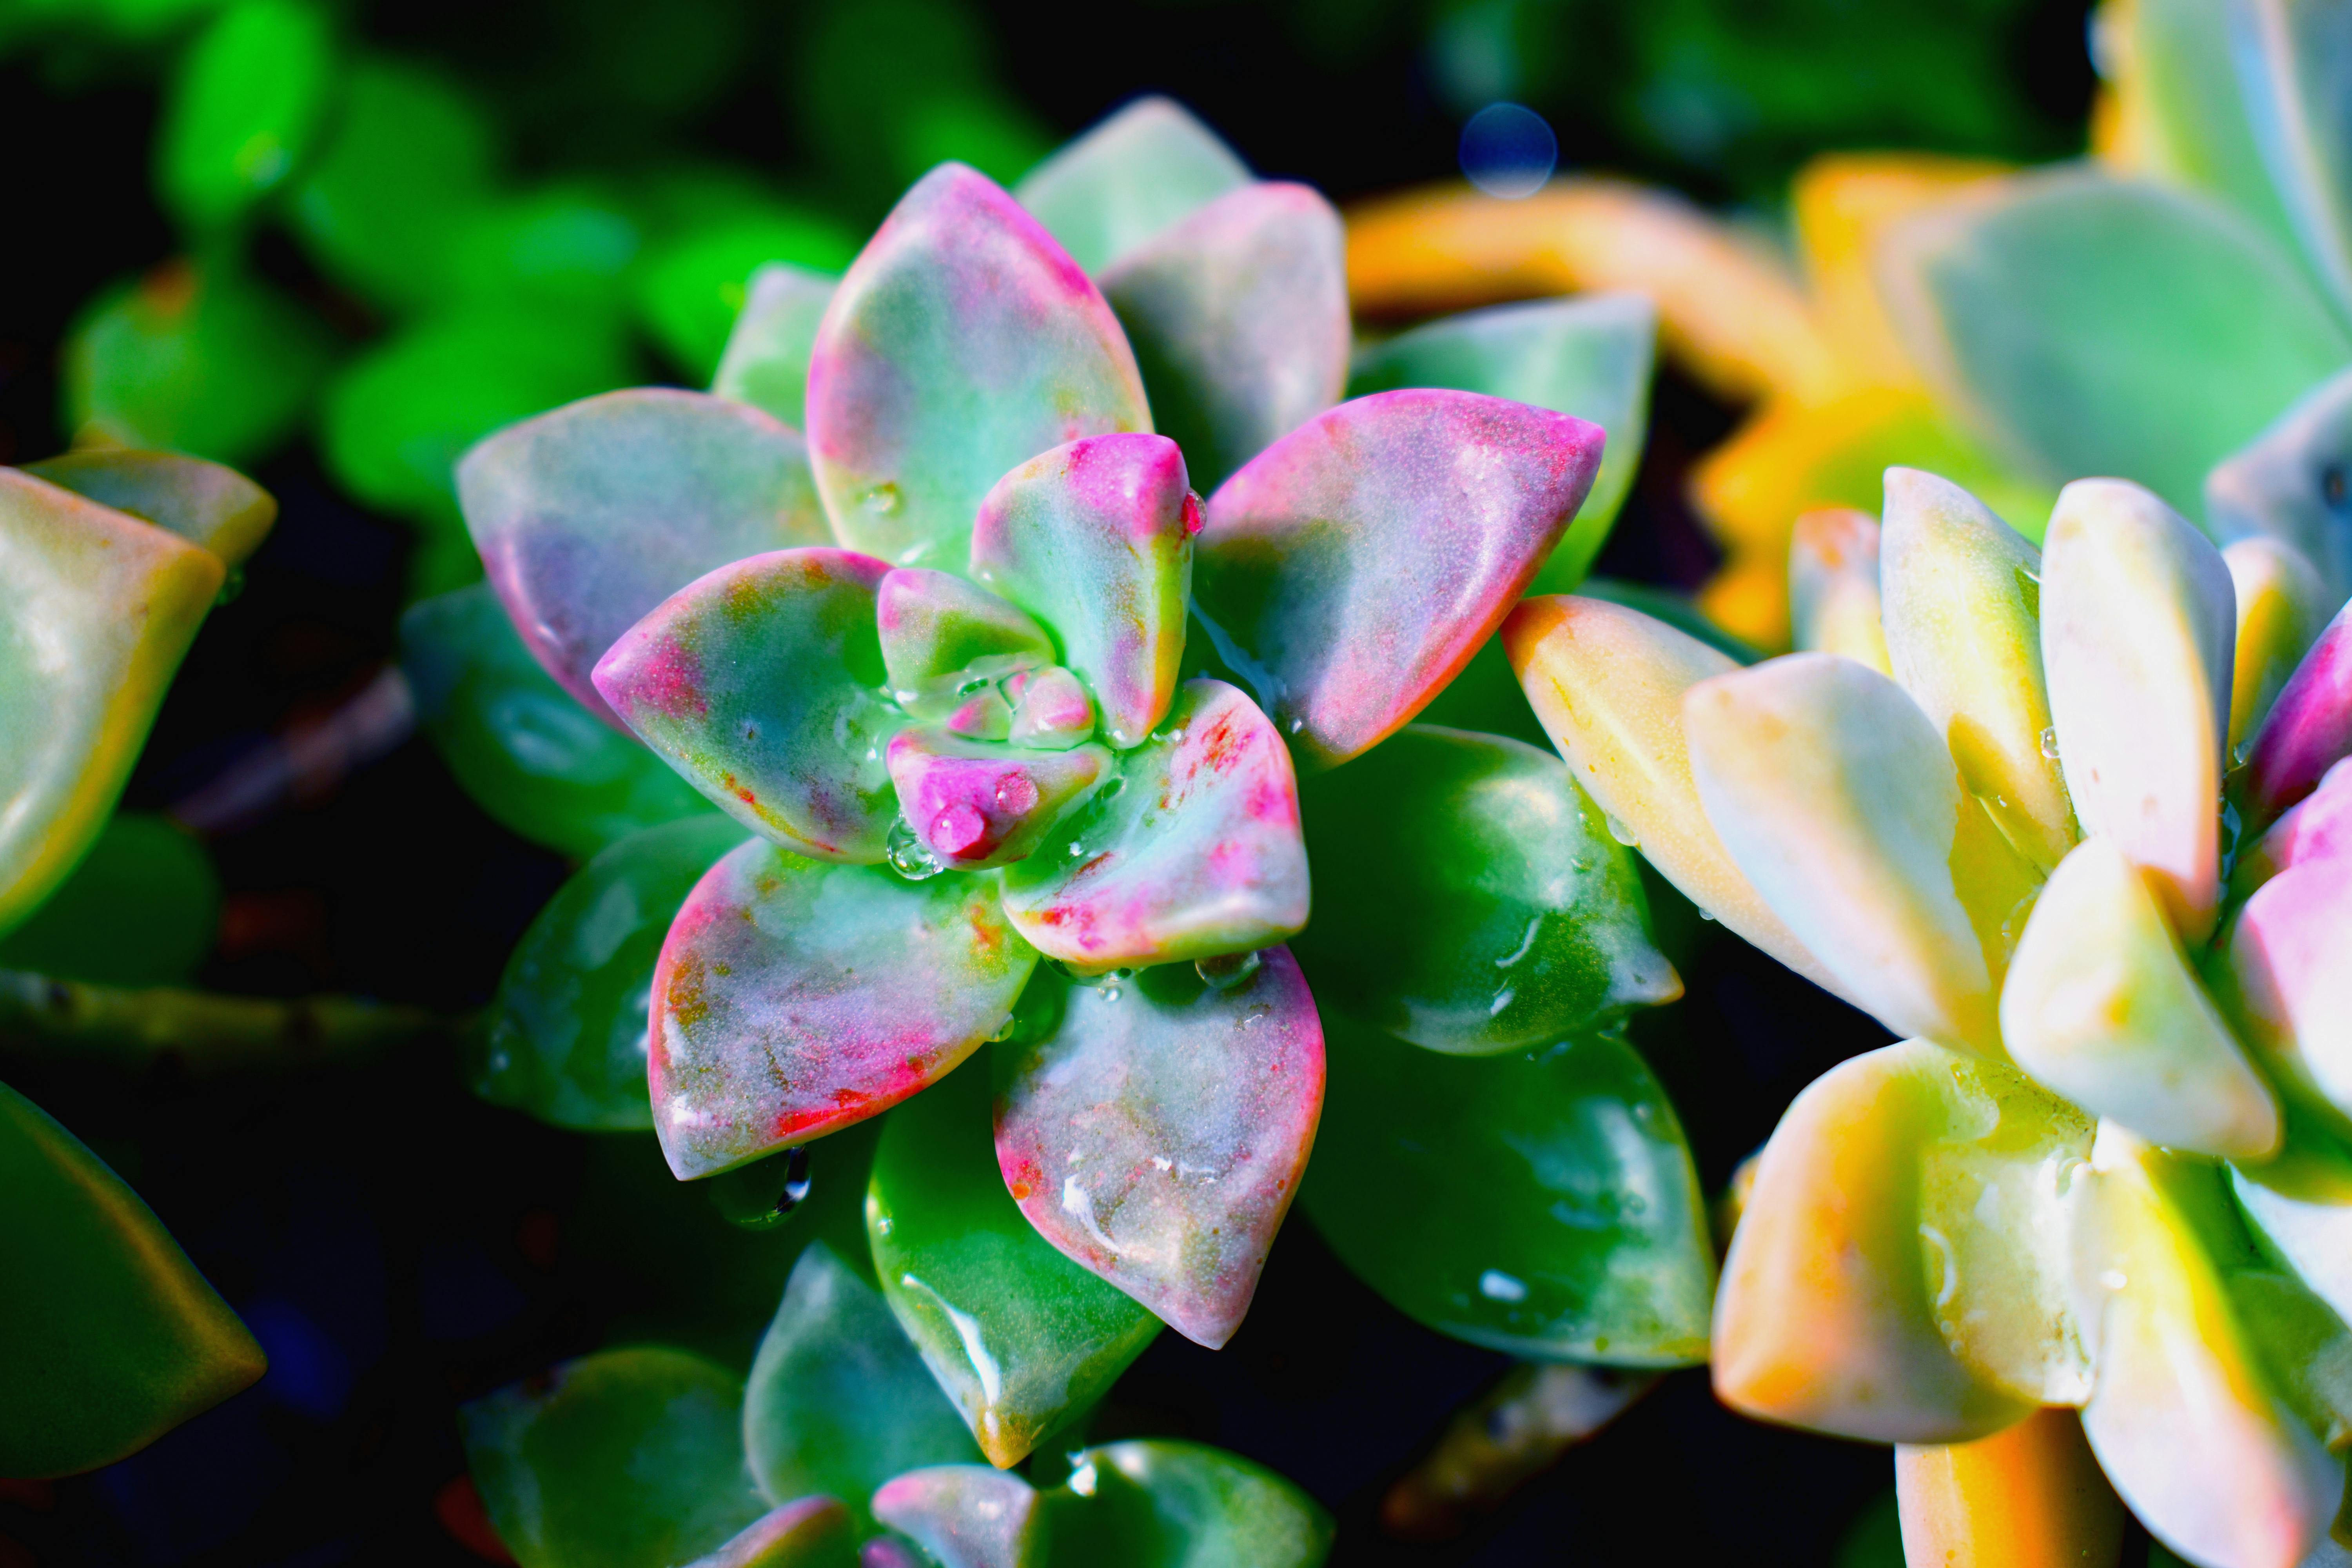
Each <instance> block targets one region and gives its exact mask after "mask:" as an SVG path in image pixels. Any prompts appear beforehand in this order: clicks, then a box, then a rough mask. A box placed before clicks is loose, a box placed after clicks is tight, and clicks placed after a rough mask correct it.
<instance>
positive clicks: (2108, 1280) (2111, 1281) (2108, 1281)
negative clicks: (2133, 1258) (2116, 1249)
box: [2099, 1268, 2131, 1290]
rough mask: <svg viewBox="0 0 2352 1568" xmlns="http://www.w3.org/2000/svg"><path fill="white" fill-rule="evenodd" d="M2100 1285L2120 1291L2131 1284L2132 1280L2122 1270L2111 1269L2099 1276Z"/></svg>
mask: <svg viewBox="0 0 2352 1568" xmlns="http://www.w3.org/2000/svg"><path fill="white" fill-rule="evenodd" d="M2099 1283H2100V1284H2102V1285H2104V1286H2105V1287H2106V1288H2107V1289H2110V1290H2120V1289H2123V1288H2124V1287H2125V1286H2126V1285H2128V1284H2130V1283H2131V1278H2130V1276H2128V1275H2126V1273H2125V1272H2124V1271H2123V1270H2122V1269H2120V1268H2110V1269H2108V1270H2107V1271H2106V1272H2105V1273H2104V1274H2102V1275H2100V1276H2099Z"/></svg>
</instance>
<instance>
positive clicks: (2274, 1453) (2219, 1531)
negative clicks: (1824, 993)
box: [1505, 468, 2352, 1568]
mask: <svg viewBox="0 0 2352 1568" xmlns="http://www.w3.org/2000/svg"><path fill="white" fill-rule="evenodd" d="M1795 565H1796V573H1795V575H1796V579H1797V583H1796V590H1795V602H1796V604H1797V605H1798V607H1799V611H1800V616H1799V632H1800V640H1801V643H1804V644H1807V645H1809V646H1810V647H1811V651H1805V652H1800V653H1796V654H1791V655H1788V656H1785V657H1783V658H1776V659H1772V660H1769V661H1767V662H1765V663H1763V664H1759V665H1757V666H1755V667H1753V668H1746V669H1738V668H1730V667H1728V666H1727V664H1726V663H1725V662H1724V661H1722V660H1721V659H1720V658H1717V657H1715V656H1713V655H1712V654H1710V653H1708V652H1707V651H1706V650H1704V649H1701V648H1699V647H1697V646H1696V644H1694V643H1693V642H1691V641H1690V639H1688V638H1686V637H1682V636H1681V635H1679V634H1677V633H1675V632H1674V631H1672V630H1670V629H1668V628H1666V627H1664V626H1662V625H1660V624H1658V623H1656V622H1654V621H1650V620H1647V619H1645V618H1643V617H1641V616H1636V615H1633V614H1630V613H1628V612H1626V611H1624V610H1622V609H1621V608H1618V607H1616V606H1612V605H1601V604H1596V603H1593V602H1591V601H1586V600H1581V599H1576V598H1553V599H1536V600H1530V601H1529V602H1528V603H1527V604H1526V605H1522V606H1521V608H1520V609H1519V610H1518V611H1517V612H1516V614H1515V615H1514V616H1513V618H1512V620H1511V622H1510V623H1509V625H1508V626H1507V629H1506V634H1505V635H1506V637H1507V641H1508V642H1509V645H1510V648H1511V654H1512V658H1513V661H1514V664H1515V665H1516V666H1517V668H1519V669H1520V671H1521V674H1522V676H1523V678H1524V679H1526V681H1527V685H1528V694H1529V697H1530V699H1531V700H1532V701H1533V702H1534V704H1535V707H1536V710H1537V711H1538V714H1539V715H1541V716H1542V718H1543V720H1544V721H1545V723H1546V725H1547V727H1548V728H1549V729H1550V730H1551V731H1552V732H1553V734H1554V735H1555V737H1556V739H1557V741H1558V743H1559V748H1560V750H1561V752H1563V754H1564V755H1566V756H1567V758H1568V759H1569V762H1570V767H1571V769H1572V770H1573V771H1575V773H1577V774H1578V776H1579V777H1580V778H1581V779H1583V780H1585V781H1586V785H1587V788H1588V789H1589V790H1590V791H1591V794H1592V795H1593V796H1594V798H1595V799H1596V800H1598V801H1599V802H1601V804H1602V805H1603V806H1605V807H1606V808H1607V809H1609V810H1610V811H1612V813H1615V814H1617V815H1618V816H1621V817H1622V818H1623V819H1624V820H1625V822H1626V823H1627V824H1628V826H1629V827H1630V828H1631V830H1632V833H1633V837H1638V839H1639V840H1640V842H1641V845H1642V848H1643V854H1644V855H1646V856H1647V857H1648V858H1649V859H1650V861H1651V863H1652V864H1653V865H1654V867H1656V868H1658V869H1659V870H1660V871H1661V872H1662V873H1663V874H1664V875H1665V876H1666V877H1668V878H1669V879H1672V880H1674V881H1675V883H1676V884H1677V885H1678V886H1681V887H1682V888H1683V889H1685V891H1686V892H1688V893H1689V894H1690V895H1691V896H1692V897H1693V898H1694V899H1696V900H1698V901H1699V903H1700V904H1701V905H1702V907H1703V908H1706V909H1707V910H1710V911H1711V912H1712V913H1714V914H1715V915H1716V917H1717V918H1718V919H1719V920H1721V921H1723V922H1724V923H1725V924H1726V925H1727V926H1728V927H1730V928H1731V929H1732V930H1734V931H1738V932H1739V933H1740V934H1741V935H1743V936H1745V937H1747V938H1748V940H1749V941H1751V942H1755V943H1756V944H1757V945H1759V946H1760V947H1762V948H1764V949H1765V950H1766V951H1767V952H1771V953H1772V954H1773V955H1774V956H1776V957H1778V958H1780V960H1781V962H1783V963H1787V964H1789V965H1790V967H1792V968H1795V969H1797V970H1798V971H1799V972H1800V973H1805V974H1807V975H1808V976H1810V977H1812V978H1814V979H1816V980H1817V981H1818V982H1819V983H1820V984H1822V985H1823V986H1824V987H1826V988H1827V989H1829V990H1831V991H1832V992H1834V993H1835V994H1839V995H1841V996H1843V997H1844V998H1845V999H1846V1000H1848V1001H1849V1002H1851V1003H1853V1005H1856V1006H1859V1007H1861V1008H1863V1009H1864V1010H1865V1011H1867V1012H1869V1013H1871V1014H1873V1015H1874V1016H1876V1017H1877V1018H1878V1019H1879V1020H1881V1021H1882V1022H1883V1023H1885V1025H1886V1026H1887V1027H1888V1028H1889V1029H1891V1030H1893V1031H1895V1033H1896V1034H1898V1035H1901V1036H1904V1037H1906V1038H1905V1039H1904V1040H1903V1042H1902V1043H1900V1044H1897V1045H1893V1046H1889V1047H1885V1049H1883V1050H1877V1051H1874V1052H1871V1053H1869V1054H1867V1055H1864V1056H1861V1057H1857V1058H1852V1059H1850V1060H1848V1061H1847V1062H1845V1063H1844V1064H1843V1065H1842V1066H1840V1067H1839V1068H1835V1069H1834V1070H1832V1072H1831V1073H1829V1074H1828V1075H1827V1076H1825V1077H1824V1078H1822V1079H1820V1080H1819V1081H1818V1082H1816V1083H1815V1084H1814V1085H1813V1086H1812V1087H1811V1088H1810V1089H1807V1090H1806V1091H1805V1092H1804V1093H1803V1094H1802V1095H1801V1096H1800V1097H1799V1098H1798V1100H1796V1102H1795V1103H1794V1104H1793V1105H1792V1106H1791V1107H1790V1110H1789V1111H1788V1113H1787V1115H1786V1116H1785V1117H1784V1118H1783V1119H1782V1120H1781V1122H1780V1126H1779V1128H1778V1129H1777V1130H1776V1131H1774V1133H1773V1135H1772V1138H1771V1140H1770V1142H1769V1143H1767V1145H1766V1146H1765V1148H1764V1150H1763V1151H1762V1152H1761V1154H1760V1155H1759V1157H1758V1159H1757V1160H1756V1161H1755V1162H1754V1163H1753V1167H1752V1171H1751V1172H1750V1173H1749V1176H1748V1186H1747V1189H1746V1191H1745V1194H1744V1196H1743V1198H1742V1200H1741V1213H1740V1217H1739V1220H1738V1230H1737V1232H1736V1234H1735V1236H1734V1237H1733V1239H1732V1243H1731V1249H1730V1253H1729V1256H1728V1258H1727V1260H1726V1263H1725V1268H1724V1277H1723V1285H1722V1289H1721V1293H1720V1296H1719V1298H1718V1300H1717V1310H1716V1319H1715V1336H1714V1339H1715V1343H1714V1350H1715V1355H1714V1363H1715V1366H1714V1372H1715V1379H1716V1386H1717V1391H1718V1392H1719V1393H1720V1394H1721V1395H1722V1396H1723V1397H1724V1398H1725V1399H1726V1400H1727V1401H1728V1402H1730V1403H1731V1404H1732V1405H1734V1406H1735V1407H1737V1408H1739V1409H1742V1410H1744V1411H1748V1412H1749V1413H1752V1414H1755V1415H1761V1416H1764V1417H1766V1418H1768V1419H1772V1420H1777V1421H1783V1422H1790V1423H1793V1424H1796V1425H1800V1426H1810V1427H1813V1428H1815V1429H1818V1430H1823V1431H1830V1432H1834V1433H1838V1434H1840V1435H1843V1436H1852V1437H1862V1438H1870V1439H1875V1440H1879V1441H1892V1442H1894V1443H1895V1444H1897V1445H1898V1448H1897V1456H1898V1458H1897V1474H1898V1482H1899V1485H1900V1488H1901V1489H1902V1491H1903V1497H1904V1510H1905V1535H1906V1549H1907V1550H1908V1551H1909V1552H1910V1554H1911V1560H1912V1561H1913V1562H1915V1563H1922V1562H1930V1561H1942V1560H1944V1553H1945V1552H1946V1551H1947V1550H1964V1549H1966V1548H1967V1543H1968V1542H1970V1541H1972V1540H1973V1541H1977V1542H1989V1541H1990V1540H1993V1539H1995V1538H1997V1537H2001V1536H2002V1532H2003V1531H2011V1536H2010V1537H2009V1538H2010V1539H2019V1534H2018V1532H2022V1534H2024V1535H2031V1536H2033V1537H2035V1538H2036V1539H2037V1540H2038V1542H2039V1544H2038V1545H2037V1546H2036V1548H2035V1549H2036V1550H2042V1549H2048V1550H2052V1551H2058V1550H2060V1549H2062V1548H2063V1550H2064V1551H2065V1552H2078V1551H2084V1550H2090V1549H2092V1548H2095V1547H2098V1543H2100V1542H2105V1543H2106V1544H2105V1546H2104V1547H2103V1548H2100V1549H2101V1550H2104V1551H2105V1552H2107V1553H2108V1554H2109V1556H2110V1557H2111V1556H2112V1552H2113V1550H2114V1546H2113V1542H2114V1541H2115V1540H2116V1530H2117V1528H2118V1521H2119V1519H2120V1514H2119V1513H2117V1512H2116V1504H2115V1502H2114V1500H2113V1499H2112V1497H2111V1496H2110V1495H2109V1493H2108V1491H2107V1487H2106V1485H2105V1484H2102V1483H2101V1482H2100V1481H2099V1480H2098V1479H2097V1470H2102V1469H2103V1470H2104V1472H2105V1478H2106V1483H2111V1484H2112V1486H2113V1488H2114V1491H2115V1492H2116V1493H2118V1494H2120V1496H2121V1498H2122V1500H2123V1501H2124V1502H2125V1503H2126V1504H2127V1505H2128V1506H2129V1508H2130V1510H2131V1511H2132V1512H2133V1513H2135V1514H2136V1515H2137V1516H2138V1518H2139V1519H2140V1520H2141V1521H2142V1522H2143V1523H2145V1524H2146V1525H2147V1528H2148V1529H2149V1530H2150V1531H2152V1532H2153V1533H2154V1534H2155V1535H2156V1537H2157V1538H2158V1540H2159V1541H2161V1542H2164V1543H2165V1544H2166V1545H2168V1547H2170V1548H2171V1549H2172V1550H2174V1551H2177V1552H2179V1553H2180V1554H2181V1555H2182V1556H2184V1557H2186V1558H2187V1559H2189V1561H2191V1562H2194V1563H2202V1564H2208V1565H2216V1568H2253V1565H2256V1564H2263V1565H2277V1568H2285V1565H2287V1564H2291V1563H2297V1562H2300V1561H2302V1560H2303V1558H2304V1556H2305V1553H2306V1552H2309V1551H2310V1550H2311V1549H2312V1548H2313V1546H2314V1545H2315V1543H2316V1542H2318V1541H2319V1540H2320V1539H2321V1538H2322V1536H2323V1535H2324V1534H2325V1533H2326V1528H2327V1525H2328V1521H2330V1520H2331V1519H2332V1518H2333V1517H2334V1514H2335V1511H2336V1501H2337V1498H2338V1494H2339V1493H2340V1492H2341V1490H2342V1488H2343V1482H2344V1477H2343V1470H2342V1464H2341V1461H2340V1459H2339V1458H2337V1457H2336V1451H2337V1450H2339V1449H2340V1448H2341V1447H2342V1445H2343V1442H2344V1441H2345V1439H2346V1438H2347V1436H2352V1403H2347V1400H2352V1391H2347V1388H2346V1387H2345V1386H2344V1384H2342V1382H2341V1376H2340V1373H2338V1372H2337V1370H2336V1368H2337V1365H2338V1359H2339V1358H2340V1357H2341V1355H2342V1354H2343V1353H2344V1347H2345V1346H2346V1345H2347V1343H2352V1340H2347V1333H2352V1331H2347V1328H2346V1326H2345V1316H2344V1315H2345V1314H2347V1312H2352V1298H2347V1296H2346V1294H2345V1293H2344V1290H2343V1285H2342V1280H2341V1279H2340V1276H2341V1272H2342V1270H2341V1263H2340V1258H2339V1256H2338V1255H2339V1254H2340V1252H2341V1248H2342V1237H2344V1235H2345V1234H2346V1231H2345V1228H2344V1227H2345V1226H2347V1225H2352V1186H2347V1176H2346V1174H2345V1173H2347V1172H2352V1164H2348V1163H2347V1160H2352V1145H2347V1142H2346V1135H2347V1132H2352V1115H2347V1112H2352V1090H2347V1089H2346V1088H2344V1087H2340V1086H2339V1085H2338V1084H2337V1082H2336V1079H2335V1078H2334V1076H2333V1074H2334V1069H2333V1068H2332V1067H2331V1066H2330V1065H2329V1064H2331V1063H2332V1061H2333V1058H2335V1057H2336V1055H2337V1054H2338V1053H2337V1052H2336V1050H2335V1048H2334V1047H2333V1045H2332V1041H2333V1038H2334V1031H2336V1030H2337V1029H2338V1028H2339V1027H2340V1025H2339V1024H2338V1023H2337V1022H2336V1012H2337V1011H2338V1010H2337V1009H2333V1008H2331V1006H2330V1005H2329V1003H2328V1002H2327V1001H2326V997H2328V996H2329V995H2330V994H2332V993H2331V990H2330V988H2331V987H2332V986H2334V985H2336V984H2340V978H2339V977H2340V975H2341V974H2342V973H2344V970H2343V966H2342V963H2341V962H2340V960H2339V959H2338V958H2337V957H2336V950H2337V949H2338V948H2340V946H2341V945H2342V940H2343V935H2344V932H2345V931H2347V930H2352V926H2347V924H2346V923H2345V922H2344V921H2343V920H2342V918H2341V916H2340V915H2339V914H2337V913H2336V912H2335V911H2336V905H2337V904H2338V903H2339V902H2340V900H2342V899H2343V897H2344V896H2345V890H2346V889H2347V888H2352V874H2347V866H2346V864H2345V862H2344V861H2343V860H2342V859H2341V858H2339V857H2337V856H2336V854H2335V853H2334V852H2333V851H2332V848H2331V847H2332V845H2333V843H2334V837H2333V835H2332V833H2331V831H2330V826H2329V825H2330V824H2331V822H2332V820H2333V817H2334V816H2335V815H2336V813H2337V812H2338V811H2339V810H2340V809H2341V807H2340V802H2341V801H2342V800H2343V799H2345V798H2347V795H2346V792H2347V789H2352V771H2347V770H2339V771H2336V772H2334V773H2331V772H2330V771H2329V770H2330V769H2331V768H2333V767H2334V765H2335V763H2336V762H2337V761H2338V760H2340V759H2341V758H2342V757H2344V756H2345V755H2347V754H2352V712H2347V703H2346V692H2347V686H2346V684H2345V681H2344V675H2343V669H2344V659H2345V657H2346V656H2345V652H2344V649H2345V647H2346V646H2347V642H2346V632H2345V630H2344V626H2345V623H2344V621H2343V620H2342V619H2341V618H2339V619H2338V620H2337V621H2336V622H2334V623H2330V624H2329V626H2327V629H2326V631H2324V632H2323V631H2322V630H2321V626H2320V617H2321V616H2322V615H2323V614H2324V613H2325V611H2324V606H2325V605H2327V604H2329V603H2332V602H2333V601H2332V600H2331V599H2329V598H2327V597H2324V596H2323V595H2324V594H2325V590H2324V589H2323V588H2322V587H2321V585H2320V580H2319V577H2318V574H2317V573H2316V572H2315V569H2314V568H2313V567H2312V566H2311V565H2310V564H2309V563H2307V562H2305V561H2304V560H2303V559H2302V558H2301V557H2300V556H2299V555H2297V554H2296V553H2295V552H2294V551H2293V550H2292V549H2290V548H2287V547H2284V546H2282V545H2280V544H2278V543H2277V542H2274V541H2272V540H2269V539H2259V540H2250V541H2245V542H2239V543H2236V544H2232V545H2231V546H2230V547H2229V549H2228V550H2227V552H2224V551H2221V550H2219V549H2217V548H2216V547H2215V546H2214V545H2213V544H2211V543H2210V542H2208V541H2207V539H2206V538H2205V537H2204V536H2203V535H2202V534H2201V533H2200V532H2199V531H2197V530H2196V529H2195V528H2193V527H2192V526H2191V525H2190V524H2189V523H2188V522H2187V521H2185V520H2183V519H2182V518H2181V517H2180V516H2179V514H2178V513H2177V512H2174V511H2173V510H2171V509H2170V508H2168V507H2167V506H2166V505H2165V504H2164V503H2163V502H2162V501H2161V500H2158V498H2157V497H2156V496H2155V495H2154V494H2152V493H2151V492H2149V491H2148V490H2147V489H2142V488H2141V487H2139V486H2137V485H2134V484H2131V483H2128V482H2126V481H2122V480H2115V479H2084V480H2079V481H2077V482H2075V483H2074V484H2071V485H2069V486H2067V487H2066V488H2065V489H2063V491H2062V492H2061V493H2060V496H2059V500H2058V504H2057V507H2056V509H2055V511H2054V512H2053V516H2052V518H2051V521H2050V524H2049V531H2048V535H2047V539H2046V542H2045V544H2044V546H2043V548H2042V550H2040V551H2037V550H2035V549H2034V547H2033V546H2032V545H2031V544H2029V543H2028V542H2026V541H2025V540H2024V538H2023V537H2021V535H2020V534H2018V533H2017V532H2016V531H2013V530H2011V528H2009V527H2008V525H2007V524H2005V523H2003V522H2002V521H2000V519H1999V518H1998V517H1996V516H1995V515H1994V514H1993V513H1992V512H1991V511H1990V510H1988V509H1987V508H1986V507H1985V506H1984V505H1983V504H1982V503H1981V502H1980V501H1979V500H1977V499H1976V498H1975V497H1973V496H1971V495H1969V493H1968V492H1967V491H1965V490H1963V489H1960V488H1959V487H1958V486H1956V485H1953V484H1951V483H1949V482H1948V481H1947V480H1943V479H1937V478H1936V477H1934V476H1932V475H1928V474H1925V473H1920V472H1917V471H1914V470H1906V469H1900V468H1897V469H1890V470H1889V471H1888V473H1887V476H1886V480H1885V521H1884V526H1883V530H1882V528H1881V527H1880V526H1879V525H1878V524H1877V523H1875V522H1874V521H1873V520H1871V519H1870V518H1868V517H1867V516H1863V515H1858V514H1853V513H1842V514H1841V513H1830V514H1816V515H1814V516H1812V517H1810V518H1808V519H1806V520H1804V521H1801V523H1800V524H1799V527H1798V530H1797V533H1796V544H1795ZM2240 697H2244V699H2245V700H2238V699H2239V698H2240ZM2037 1407H2041V1408H2040V1411H2039V1413H2038V1414H2037ZM2056 1407H2076V1408H2079V1411H2080V1417H2079V1433H2080V1436H2077V1435H2076V1426H2077V1423H2076V1418H2075V1416H2074V1414H2073V1412H2072V1411H2071V1410H2068V1409H2064V1408H2056ZM2084 1438H2087V1441H2088V1451H2087V1454H2086V1453H2085V1451H2084V1447H2083V1443H2084ZM2092 1457H2095V1460H2096V1468H2093V1467H2092V1465H2091V1458H2092ZM2001 1521H2008V1522H2007V1523H2002V1522H2001Z"/></svg>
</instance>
